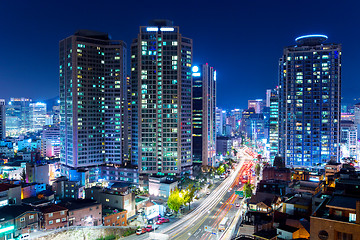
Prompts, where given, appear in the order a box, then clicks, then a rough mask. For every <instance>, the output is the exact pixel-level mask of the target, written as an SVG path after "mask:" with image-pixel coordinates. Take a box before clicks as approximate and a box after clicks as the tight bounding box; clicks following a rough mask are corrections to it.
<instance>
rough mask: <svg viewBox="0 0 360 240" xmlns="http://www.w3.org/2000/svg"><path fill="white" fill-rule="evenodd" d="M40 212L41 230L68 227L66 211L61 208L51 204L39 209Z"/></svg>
mask: <svg viewBox="0 0 360 240" xmlns="http://www.w3.org/2000/svg"><path fill="white" fill-rule="evenodd" d="M40 212H41V213H42V221H41V228H43V229H46V230H48V229H57V228H62V227H66V226H67V225H68V222H67V214H68V209H67V208H65V207H63V206H60V205H57V204H51V205H48V206H45V207H41V208H40Z"/></svg>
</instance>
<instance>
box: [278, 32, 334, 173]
mask: <svg viewBox="0 0 360 240" xmlns="http://www.w3.org/2000/svg"><path fill="white" fill-rule="evenodd" d="M326 40H327V37H326V36H324V35H307V36H302V37H299V38H297V39H296V43H297V45H295V46H290V47H285V48H284V52H283V56H282V58H281V59H280V62H279V71H280V73H279V75H280V77H279V83H280V84H279V85H280V88H279V136H280V139H279V151H280V154H281V155H282V156H284V157H285V163H286V165H287V166H293V167H303V166H305V167H306V166H316V165H318V164H321V163H325V162H328V161H329V160H330V159H334V160H338V158H339V129H340V125H339V124H340V101H341V45H339V44H332V43H325V41H326Z"/></svg>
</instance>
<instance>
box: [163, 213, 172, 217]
mask: <svg viewBox="0 0 360 240" xmlns="http://www.w3.org/2000/svg"><path fill="white" fill-rule="evenodd" d="M172 215H173V213H171V212H168V213H166V214H165V216H167V217H171V216H172Z"/></svg>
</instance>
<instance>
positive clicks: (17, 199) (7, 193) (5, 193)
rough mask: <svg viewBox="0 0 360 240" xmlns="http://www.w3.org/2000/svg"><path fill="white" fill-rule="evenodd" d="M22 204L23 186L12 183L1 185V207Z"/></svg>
mask: <svg viewBox="0 0 360 240" xmlns="http://www.w3.org/2000/svg"><path fill="white" fill-rule="evenodd" d="M20 204H21V186H20V185H17V184H12V183H0V207H1V206H6V205H20Z"/></svg>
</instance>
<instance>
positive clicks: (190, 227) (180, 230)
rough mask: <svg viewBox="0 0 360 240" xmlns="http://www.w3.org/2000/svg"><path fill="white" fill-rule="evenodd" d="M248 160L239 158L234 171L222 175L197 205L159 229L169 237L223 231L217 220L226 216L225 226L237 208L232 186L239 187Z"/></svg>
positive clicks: (178, 238)
mask: <svg viewBox="0 0 360 240" xmlns="http://www.w3.org/2000/svg"><path fill="white" fill-rule="evenodd" d="M251 164H252V163H251V162H249V161H244V159H242V160H241V162H240V163H239V164H238V166H237V167H236V169H235V172H234V173H233V174H232V175H231V176H230V177H228V179H225V180H224V182H223V183H222V184H221V185H220V186H219V187H218V188H217V189H216V190H214V191H213V192H212V194H211V195H210V196H209V197H208V198H207V199H206V200H204V202H203V203H202V204H201V205H200V206H199V207H198V208H196V209H195V210H194V211H193V212H192V213H189V214H188V215H187V216H186V217H184V218H182V219H180V220H179V221H178V222H176V223H175V224H173V225H170V226H169V227H168V228H167V229H164V230H163V231H162V232H163V233H165V234H168V235H169V237H170V239H176V240H187V239H200V240H206V239H220V238H221V236H222V234H223V233H224V232H219V231H218V227H219V223H220V222H221V220H222V219H223V218H225V217H227V218H228V219H229V220H228V222H227V223H226V227H229V225H230V223H231V221H232V220H233V218H234V216H235V213H236V212H237V210H238V207H236V203H240V201H241V200H240V199H239V197H238V196H237V195H236V194H235V190H239V189H240V188H241V187H242V183H241V179H242V176H243V174H244V172H246V171H248V169H249V168H250V167H251ZM230 189H231V190H230ZM205 229H206V230H205Z"/></svg>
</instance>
